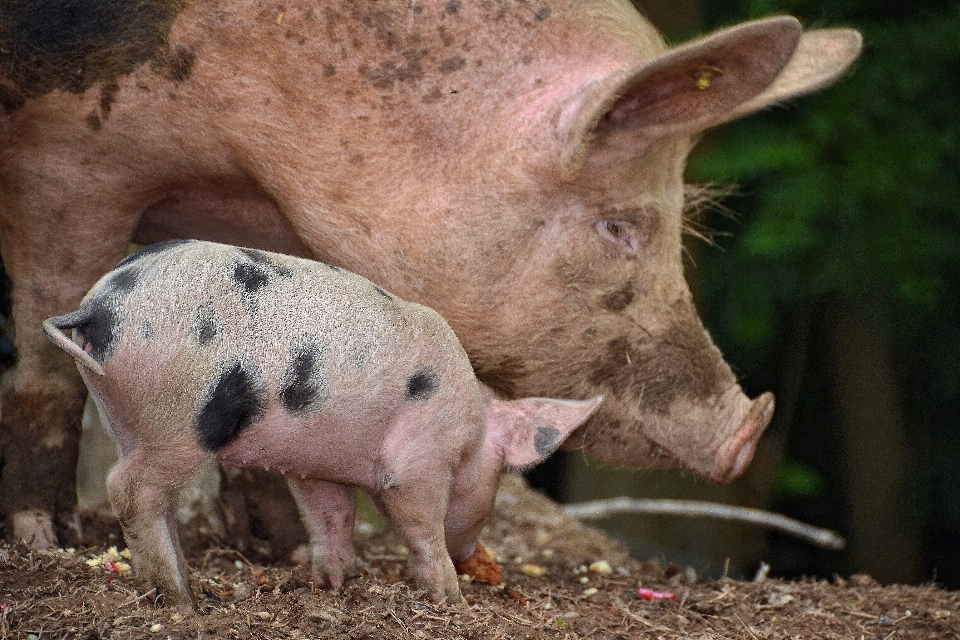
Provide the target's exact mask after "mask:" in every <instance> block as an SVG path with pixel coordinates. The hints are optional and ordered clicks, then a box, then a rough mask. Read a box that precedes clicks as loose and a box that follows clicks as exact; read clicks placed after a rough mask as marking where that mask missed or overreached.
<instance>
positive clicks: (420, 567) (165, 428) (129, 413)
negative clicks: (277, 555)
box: [44, 242, 602, 608]
mask: <svg viewBox="0 0 960 640" xmlns="http://www.w3.org/2000/svg"><path fill="white" fill-rule="evenodd" d="M44 329H45V331H46V332H47V334H48V335H49V336H50V337H51V338H52V339H53V341H54V342H55V343H56V344H57V345H58V346H60V347H62V348H64V349H65V350H66V351H67V352H68V353H70V354H71V355H72V356H73V357H74V358H75V359H76V360H77V366H78V368H79V369H80V373H81V375H82V377H83V379H84V381H85V383H86V384H87V387H88V388H89V390H90V393H91V395H92V396H93V398H94V400H95V402H96V404H97V407H98V408H99V410H100V412H101V415H102V416H103V418H104V421H105V422H106V424H108V425H109V428H110V430H111V432H112V433H113V434H114V436H115V439H116V441H117V443H118V448H119V450H120V460H119V461H118V463H117V464H116V466H115V467H114V468H113V469H112V470H111V472H110V476H109V479H108V490H109V494H110V500H111V503H112V504H113V508H114V511H115V513H116V514H117V517H118V518H119V519H120V522H121V524H122V525H123V529H124V534H125V537H126V539H127V543H128V545H129V546H130V548H131V550H132V552H133V560H134V564H135V567H136V570H137V572H138V574H139V575H140V576H141V577H142V578H143V579H144V580H146V581H147V582H148V583H150V584H152V585H154V586H156V587H157V588H158V589H159V591H160V592H161V593H162V594H164V597H165V602H166V603H168V604H175V605H180V606H184V607H188V608H189V607H193V606H194V605H195V603H194V600H193V597H192V594H191V592H190V587H189V583H188V580H187V572H186V564H185V561H184V557H183V553H182V551H181V550H180V547H179V542H178V539H177V534H176V522H175V517H174V511H175V507H176V498H177V493H178V490H179V489H180V488H181V487H182V486H183V484H184V483H185V482H186V481H187V480H188V479H189V478H190V477H191V476H192V475H193V474H195V473H196V472H198V471H199V470H200V468H201V467H202V466H203V465H204V464H207V463H209V462H211V461H213V460H216V461H219V462H221V463H224V464H227V465H234V466H256V467H262V468H264V469H269V470H273V471H277V472H279V473H281V474H284V475H285V476H286V477H287V480H288V483H289V485H290V488H291V490H292V493H293V495H294V496H295V498H296V500H297V503H298V505H299V506H300V510H301V513H302V515H303V517H304V520H305V522H306V524H307V528H308V530H309V532H310V539H311V548H312V561H313V575H314V582H315V583H316V584H317V585H319V586H329V587H332V588H333V589H339V588H340V587H341V585H342V584H343V580H344V576H345V575H346V574H347V573H348V571H349V570H350V568H351V566H352V563H353V548H352V541H351V534H352V531H353V522H354V495H353V492H354V487H359V488H361V489H363V490H364V491H366V492H367V493H368V494H369V495H370V496H371V497H372V498H373V499H374V500H375V502H376V503H377V504H378V505H379V506H380V507H381V508H382V510H383V512H384V513H385V514H386V515H387V516H388V517H389V519H390V520H391V521H392V522H393V524H394V525H395V526H396V527H397V528H398V529H399V530H400V532H401V533H402V535H403V536H404V538H405V540H406V542H407V544H408V546H409V548H410V551H411V559H410V563H411V571H412V573H413V574H414V576H416V579H417V582H418V583H419V584H420V585H422V586H424V587H425V588H427V589H428V590H429V591H430V593H431V595H432V596H433V597H434V598H435V599H437V600H441V599H443V598H446V599H447V600H448V601H459V600H460V588H459V584H458V582H457V576H456V572H455V571H454V568H453V563H452V562H451V556H452V557H453V558H455V559H457V560H463V559H466V558H468V557H469V556H470V554H471V553H472V552H473V550H474V547H475V545H476V541H477V536H478V534H479V532H480V528H481V527H482V526H483V522H484V520H485V519H486V517H487V515H488V514H489V513H490V510H491V508H492V506H493V499H494V496H495V493H496V488H497V483H498V479H499V475H500V472H501V471H502V469H503V468H504V466H510V467H526V466H529V465H532V464H535V463H537V462H539V461H540V460H542V459H543V458H544V457H545V456H546V455H549V453H551V452H552V451H553V450H555V449H556V448H557V447H558V446H559V445H560V444H561V442H562V441H563V439H564V438H565V437H566V436H567V435H568V434H569V433H570V432H571V431H572V430H573V429H575V428H576V427H577V426H579V425H580V424H582V423H583V422H584V421H585V420H587V419H588V418H589V417H590V416H591V415H592V414H593V413H594V412H595V411H596V409H597V408H598V407H599V406H600V404H601V401H602V398H601V397H595V398H592V399H590V400H583V401H573V400H553V399H546V398H524V399H519V400H512V401H502V400H498V399H497V398H496V397H495V396H494V395H493V394H492V393H491V392H490V391H488V390H487V389H486V388H485V387H484V386H483V385H481V384H480V383H479V382H478V381H477V379H476V378H475V377H474V374H473V370H472V368H471V366H470V362H469V360H468V358H467V355H466V353H465V352H464V351H463V349H462V348H461V346H460V343H459V342H458V341H457V338H456V336H455V335H454V333H453V331H452V330H451V329H450V327H449V326H448V325H447V323H446V322H444V320H443V319H442V318H441V317H440V316H439V315H438V314H437V313H436V312H434V311H432V310H431V309H428V308H427V307H424V306H421V305H418V304H414V303H409V302H404V301H402V300H400V299H399V298H396V297H395V296H393V295H391V294H389V293H387V292H386V291H384V290H382V289H380V288H379V287H377V286H375V285H374V284H373V283H371V282H370V281H368V280H366V279H364V278H362V277H360V276H357V275H355V274H352V273H349V272H347V271H343V270H341V269H337V268H335V267H331V266H328V265H325V264H322V263H318V262H313V261H309V260H304V259H301V258H294V257H290V256H282V255H278V254H270V253H266V252H260V251H253V250H249V249H238V248H236V247H231V246H226V245H219V244H213V243H206V242H185V243H168V244H166V245H158V246H154V247H151V248H149V249H148V250H146V251H144V252H142V253H141V254H135V255H134V256H133V257H131V258H129V259H128V260H125V261H124V262H123V263H121V264H120V265H118V266H117V267H116V268H115V269H114V270H112V271H111V272H109V273H108V274H107V275H106V276H104V278H103V279H101V280H100V282H98V283H97V284H96V285H95V286H94V288H93V289H92V290H91V291H90V292H89V293H88V294H87V296H86V297H85V298H84V301H83V303H82V304H81V306H80V308H79V309H77V310H76V311H74V312H73V313H70V314H67V315H64V316H59V317H56V318H51V319H49V320H47V321H46V322H45V323H44ZM68 329H72V339H71V338H70V337H68V336H67V334H66V333H64V331H65V330H68Z"/></svg>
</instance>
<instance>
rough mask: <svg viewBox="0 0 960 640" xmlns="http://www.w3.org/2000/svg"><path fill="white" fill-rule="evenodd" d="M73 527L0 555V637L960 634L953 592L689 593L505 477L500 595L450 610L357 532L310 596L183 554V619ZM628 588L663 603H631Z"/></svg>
mask: <svg viewBox="0 0 960 640" xmlns="http://www.w3.org/2000/svg"><path fill="white" fill-rule="evenodd" d="M86 524H87V528H88V529H89V530H90V531H93V532H95V535H96V536H99V537H100V538H101V540H100V542H101V544H99V545H96V546H91V547H88V548H83V549H77V550H75V551H74V552H72V553H71V552H68V551H63V550H61V551H56V552H35V551H30V550H28V549H27V548H25V547H23V546H17V545H14V546H10V545H5V546H0V639H6V638H18V639H27V640H41V639H45V638H85V639H94V638H155V639H158V640H159V639H162V638H211V639H212V638H291V639H301V638H349V639H356V640H360V639H363V638H377V639H379V638H384V639H390V640H398V639H407V638H413V639H418V640H419V639H425V638H430V639H434V638H436V639H440V640H446V639H450V640H453V639H459V638H463V639H466V640H473V639H481V638H484V639H485V638H491V639H499V638H557V639H565V638H658V639H663V640H670V639H674V638H685V639H686V638H689V639H703V640H706V639H715V638H738V639H739V638H743V639H750V640H757V639H759V638H769V639H785V638H818V639H825V640H829V639H833V638H845V639H846V638H854V639H859V638H863V639H869V638H879V639H882V640H892V639H894V638H924V639H929V638H938V639H949V638H958V639H960V592H953V591H946V590H943V589H940V588H938V587H936V586H935V585H922V586H899V585H897V586H880V585H879V584H877V583H876V582H875V581H873V580H872V579H871V578H869V577H867V576H862V575H860V576H852V577H850V578H849V579H841V578H836V579H835V580H834V581H832V582H827V581H814V580H804V581H799V582H785V581H781V580H774V579H765V580H762V581H759V582H739V581H734V580H728V579H723V580H716V581H707V582H699V581H698V580H697V579H696V576H695V574H693V573H692V572H691V571H690V570H684V569H683V568H680V567H676V566H667V567H663V566H660V565H659V564H658V563H656V562H641V561H638V560H634V559H631V558H629V557H628V556H627V555H626V553H625V552H624V550H623V549H622V548H620V547H619V546H617V545H616V544H614V543H612V542H611V541H610V540H609V539H608V538H606V537H605V536H604V535H603V534H602V533H600V532H599V531H598V530H597V529H594V528H592V527H588V526H584V525H582V524H580V523H578V522H576V521H574V520H572V519H571V518H569V517H567V516H565V515H564V514H563V513H562V512H560V511H559V509H557V507H556V505H555V503H553V502H551V501H550V500H548V499H546V498H543V497H542V496H540V495H539V494H536V493H535V492H532V491H530V490H528V489H526V487H525V485H524V483H523V480H522V479H520V478H519V477H516V476H508V477H506V478H505V479H504V483H503V486H502V488H501V491H500V494H499V496H498V500H497V508H496V511H495V513H494V515H493V517H492V518H491V521H490V523H489V524H488V526H487V528H486V529H485V532H484V535H483V536H482V542H483V543H484V545H485V546H486V547H487V548H488V549H491V550H494V551H495V552H496V553H497V555H498V556H499V558H500V561H501V565H502V567H503V577H504V581H503V584H502V585H501V586H499V587H491V586H490V585H487V584H483V583H480V582H478V581H470V582H466V581H465V582H462V583H461V584H462V590H463V593H464V596H465V597H466V599H467V604H465V605H458V606H446V605H435V604H433V603H432V602H431V601H430V600H429V598H427V597H425V594H424V593H423V592H418V591H416V590H414V589H412V588H411V586H410V585H411V583H410V582H409V575H408V573H407V567H406V561H405V555H406V549H405V548H404V547H403V546H402V545H401V544H400V542H399V540H398V538H397V537H396V536H395V534H393V533H391V532H389V531H377V530H375V527H373V526H371V525H369V524H366V525H363V524H361V525H360V526H358V532H357V535H356V538H355V542H356V546H357V552H358V558H359V568H360V570H361V575H360V576H359V577H357V578H355V579H353V580H351V581H350V582H349V583H348V584H347V586H346V587H345V588H344V589H343V591H342V592H341V593H339V594H332V593H328V592H324V591H314V590H312V589H311V587H310V581H309V575H308V572H307V571H306V570H305V569H304V568H302V567H297V566H293V565H281V564H258V563H256V562H253V561H251V560H250V559H249V558H247V557H245V556H244V555H242V554H240V553H238V552H237V551H235V550H231V549H229V548H224V547H223V546H217V545H214V544H211V543H209V542H206V543H203V544H190V545H188V556H189V559H190V563H191V568H192V571H193V573H192V582H193V588H194V593H196V594H197V596H198V599H199V601H200V608H201V611H200V613H199V614H191V615H188V616H182V615H180V614H178V613H176V612H175V611H174V610H173V609H170V608H158V607H156V606H154V604H152V603H151V602H150V600H149V598H148V597H147V595H149V594H147V593H146V592H145V591H144V589H143V586H142V585H141V584H139V583H138V582H137V580H136V578H134V577H131V576H130V575H129V573H126V572H125V566H124V564H123V563H124V562H125V560H124V559H123V558H120V559H118V558H115V557H114V558H113V560H114V562H112V563H111V564H104V563H103V556H102V554H103V553H104V551H105V549H106V547H108V546H110V545H111V544H118V543H119V547H120V548H121V549H122V548H123V544H122V539H121V538H119V537H118V535H117V534H118V533H119V529H118V528H117V527H116V522H115V521H111V520H110V519H107V518H102V517H99V518H97V517H94V516H93V515H90V516H88V517H87V522H86ZM111 536H113V537H111ZM108 562H109V560H108ZM91 565H92V566H91ZM111 569H112V571H111ZM118 571H119V572H120V573H117V572H118ZM638 588H642V589H648V590H652V591H656V592H661V593H663V594H672V595H673V599H659V600H657V599H654V600H646V599H643V598H641V597H640V596H639V595H638Z"/></svg>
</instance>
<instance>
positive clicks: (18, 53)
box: [0, 0, 192, 113]
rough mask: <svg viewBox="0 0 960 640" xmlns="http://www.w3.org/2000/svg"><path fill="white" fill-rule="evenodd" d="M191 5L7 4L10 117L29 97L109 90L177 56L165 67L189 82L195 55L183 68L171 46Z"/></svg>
mask: <svg viewBox="0 0 960 640" xmlns="http://www.w3.org/2000/svg"><path fill="white" fill-rule="evenodd" d="M184 4H185V3H183V2H182V1H181V0H72V1H71V2H64V1H63V0H4V2H3V4H2V11H0V75H3V76H5V77H6V78H8V79H9V80H10V81H11V82H12V84H13V85H15V87H16V88H15V89H14V88H10V87H7V88H5V89H4V90H3V91H0V94H2V95H0V105H2V106H3V108H4V110H5V111H7V112H8V113H9V112H10V111H13V110H15V109H18V108H20V107H22V106H23V104H24V103H25V101H26V100H27V99H29V98H35V97H38V96H42V95H44V94H47V93H50V92H51V91H55V90H58V89H59V90H64V91H70V92H73V93H82V92H84V91H86V90H87V89H89V88H91V87H93V86H94V85H96V84H98V83H107V86H109V85H110V84H111V83H115V82H116V80H117V79H118V78H120V77H121V76H124V75H127V74H129V73H130V72H132V71H133V70H134V69H136V68H137V67H138V66H140V65H141V64H143V63H145V62H147V61H150V60H153V61H154V62H155V63H163V62H162V61H165V60H167V59H170V58H172V59H174V60H175V63H174V64H172V65H171V64H170V63H169V62H166V64H167V65H168V66H170V67H171V68H174V69H175V72H173V74H172V75H175V76H179V77H180V78H182V79H186V77H189V69H190V68H191V67H192V58H191V59H190V62H189V63H187V64H184V62H183V59H184V56H183V54H180V53H178V50H177V49H174V51H173V52H172V53H171V52H170V51H168V45H167V42H168V35H169V31H170V26H171V25H172V24H173V21H174V19H175V18H176V16H177V14H178V13H179V12H180V10H181V9H182V8H183V6H184ZM188 57H189V56H188ZM185 71H186V73H185ZM101 109H103V105H102V104H101ZM103 111H104V112H106V111H109V107H108V108H107V109H103Z"/></svg>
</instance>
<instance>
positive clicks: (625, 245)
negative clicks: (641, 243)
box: [597, 220, 637, 256]
mask: <svg viewBox="0 0 960 640" xmlns="http://www.w3.org/2000/svg"><path fill="white" fill-rule="evenodd" d="M597 231H599V232H600V235H601V236H602V237H603V238H604V239H605V240H607V241H609V242H612V243H614V244H616V245H617V246H618V247H620V249H621V250H622V251H624V252H626V253H627V254H628V255H631V256H632V255H635V254H636V253H637V234H636V230H635V228H634V226H633V224H631V223H629V222H623V221H621V220H601V221H600V222H598V223H597Z"/></svg>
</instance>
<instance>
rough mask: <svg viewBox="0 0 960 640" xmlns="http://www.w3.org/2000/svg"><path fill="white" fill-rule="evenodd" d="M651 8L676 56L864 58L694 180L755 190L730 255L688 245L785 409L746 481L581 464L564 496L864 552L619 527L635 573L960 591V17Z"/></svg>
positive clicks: (921, 11) (716, 226)
mask: <svg viewBox="0 0 960 640" xmlns="http://www.w3.org/2000/svg"><path fill="white" fill-rule="evenodd" d="M637 4H639V5H641V9H642V10H643V11H644V12H645V13H646V14H647V15H648V16H649V17H650V18H651V20H652V21H653V22H654V24H656V25H657V26H658V27H659V28H660V29H661V30H662V31H664V32H665V33H666V34H667V37H668V39H669V40H670V41H671V42H672V43H679V42H682V41H684V40H686V39H688V38H690V37H693V36H696V35H697V34H699V33H705V32H708V31H711V30H713V29H716V28H720V27H724V26H727V25H730V24H733V23H736V22H739V21H743V20H747V19H751V18H758V17H764V16H769V15H773V14H790V15H794V16H796V17H798V18H800V19H801V21H802V22H803V23H804V25H805V27H807V28H817V27H837V26H844V27H854V28H857V29H859V30H860V31H861V32H862V33H863V36H864V51H863V55H862V57H861V59H860V60H859V61H858V63H857V64H856V65H855V67H854V69H853V70H852V72H851V73H850V74H849V75H848V77H846V78H844V79H843V80H841V81H840V82H839V83H838V84H837V85H835V86H833V87H831V88H828V89H826V90H824V91H822V92H821V93H818V94H814V95H812V96H808V97H804V98H800V99H797V100H794V101H792V102H791V103H789V104H787V105H783V106H780V107H777V108H773V109H770V110H767V111H765V112H762V113H760V114H757V115H753V116H750V117H748V118H746V119H744V120H741V121H738V122H736V123H732V124H729V125H725V126H723V127H720V128H719V129H717V130H715V131H711V132H710V133H709V134H708V135H707V136H706V137H705V138H704V139H703V141H702V142H701V143H700V145H699V146H698V148H697V149H696V150H695V152H694V154H693V157H692V159H691V162H690V168H689V171H688V180H689V181H691V182H697V183H718V184H721V185H728V184H736V185H737V193H736V195H734V196H732V197H727V198H724V199H723V201H722V204H723V205H725V207H726V208H728V209H729V210H730V211H732V213H733V215H732V216H731V215H726V214H724V213H722V212H716V211H715V212H713V213H710V214H708V215H706V216H704V217H703V218H702V219H701V223H702V224H703V225H705V226H706V227H707V228H708V229H710V230H711V231H712V233H711V234H710V235H711V236H712V238H713V241H714V243H715V245H714V246H709V245H707V244H706V243H703V242H701V241H698V240H696V239H694V238H688V239H687V241H686V246H687V249H688V251H689V254H690V255H689V257H690V259H689V260H688V261H687V275H688V280H689V281H690V285H691V288H693V289H694V295H695V297H696V298H697V306H698V309H699V310H700V313H701V316H702V318H703V320H704V323H705V324H706V326H707V327H708V329H709V330H710V332H711V334H712V335H713V337H714V339H715V341H716V342H717V343H718V345H719V346H720V348H721V350H722V351H723V353H724V354H725V356H726V357H727V359H728V361H729V362H730V363H731V365H732V366H733V368H734V370H735V371H736V372H737V374H738V375H739V377H740V379H741V382H742V384H743V386H744V388H745V390H746V391H747V393H748V394H749V395H751V396H755V395H757V394H759V393H761V392H763V391H765V390H768V389H772V390H773V391H774V392H775V393H776V394H777V400H778V408H777V414H776V417H775V418H774V422H773V424H772V425H771V428H770V430H769V431H768V433H767V434H766V435H765V436H764V438H763V440H762V443H761V447H760V449H759V451H758V454H757V456H756V458H755V461H754V463H753V465H752V467H751V469H750V471H749V472H748V473H747V474H746V475H745V476H744V477H743V478H742V479H740V480H738V481H737V482H736V483H735V484H734V485H733V486H731V487H727V488H720V487H715V486H713V485H710V484H709V483H708V482H706V481H703V480H700V479H698V478H694V477H692V475H691V474H689V473H682V472H635V471H627V470H613V469H609V468H605V467H603V466H602V465H598V464H597V463H596V462H593V461H590V460H586V459H584V458H583V457H582V456H581V455H578V454H566V455H565V456H564V457H563V459H562V460H560V461H559V462H558V463H557V464H558V465H562V466H563V468H564V472H563V475H562V478H563V480H562V481H561V482H559V483H556V482H555V483H553V487H552V488H553V492H554V494H555V495H557V496H559V497H560V498H562V499H565V500H567V501H575V500H582V499H587V498H595V497H607V496H614V495H623V494H627V495H634V496H647V497H688V498H697V499H715V500H720V501H724V502H730V503H737V504H744V505H749V506H760V507H764V508H768V509H772V510H775V511H779V512H782V513H785V514H787V515H790V516H793V517H795V518H799V519H802V520H805V521H808V522H812V523H815V524H818V525H821V526H825V527H828V528H832V529H836V530H838V531H840V532H841V533H842V534H843V535H845V536H846V537H847V538H848V540H849V546H848V547H847V549H846V550H845V551H843V552H839V553H837V552H830V551H822V550H818V549H815V548H813V547H811V546H809V545H806V544H804V543H801V542H797V541H795V540H793V539H789V538H786V537H784V536H782V535H779V534H771V533H767V532H762V531H758V530H756V529H755V528H752V527H747V526H742V525H729V524H716V523H707V522H703V521H691V520H683V519H676V518H665V517H649V516H647V517H642V516H630V517H618V518H616V519H613V520H610V521H607V523H605V525H604V526H605V527H606V528H607V529H608V530H609V531H610V532H611V533H612V534H613V535H614V536H615V537H618V538H619V539H621V540H623V541H624V543H626V544H627V545H629V546H630V547H631V550H632V552H633V553H634V554H635V555H639V556H641V557H649V556H659V557H661V558H662V559H664V560H665V561H676V562H678V563H682V564H690V565H692V566H694V567H695V568H696V569H697V570H698V571H700V572H701V573H702V574H708V575H718V574H719V573H722V571H723V570H724V566H725V565H727V564H728V565H729V571H730V573H732V574H735V575H741V576H747V577H749V576H751V575H752V573H753V571H754V570H755V569H756V567H757V565H758V563H759V562H760V561H761V560H766V561H767V562H769V563H770V564H771V565H772V574H773V575H778V576H784V577H797V576H801V575H807V576H821V577H831V576H832V575H833V574H834V573H837V574H840V575H850V574H853V573H857V572H866V573H870V574H871V575H873V576H874V577H875V578H877V579H879V580H881V581H882V582H885V583H889V582H910V583H918V582H927V581H931V580H935V581H936V582H938V583H941V584H943V585H946V586H948V587H951V588H960V115H958V113H960V2H942V1H941V2H936V1H931V0H920V1H916V2H909V3H905V2H882V1H881V2H878V1H876V0H869V1H868V0H834V1H832V2H826V1H824V0H794V1H779V0H738V1H734V2H731V1H727V0H723V1H721V0H683V1H680V2H668V1H666V0H658V1H649V0H638V2H637ZM541 477H542V476H541ZM548 484H549V483H548ZM728 560H729V562H728Z"/></svg>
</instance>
